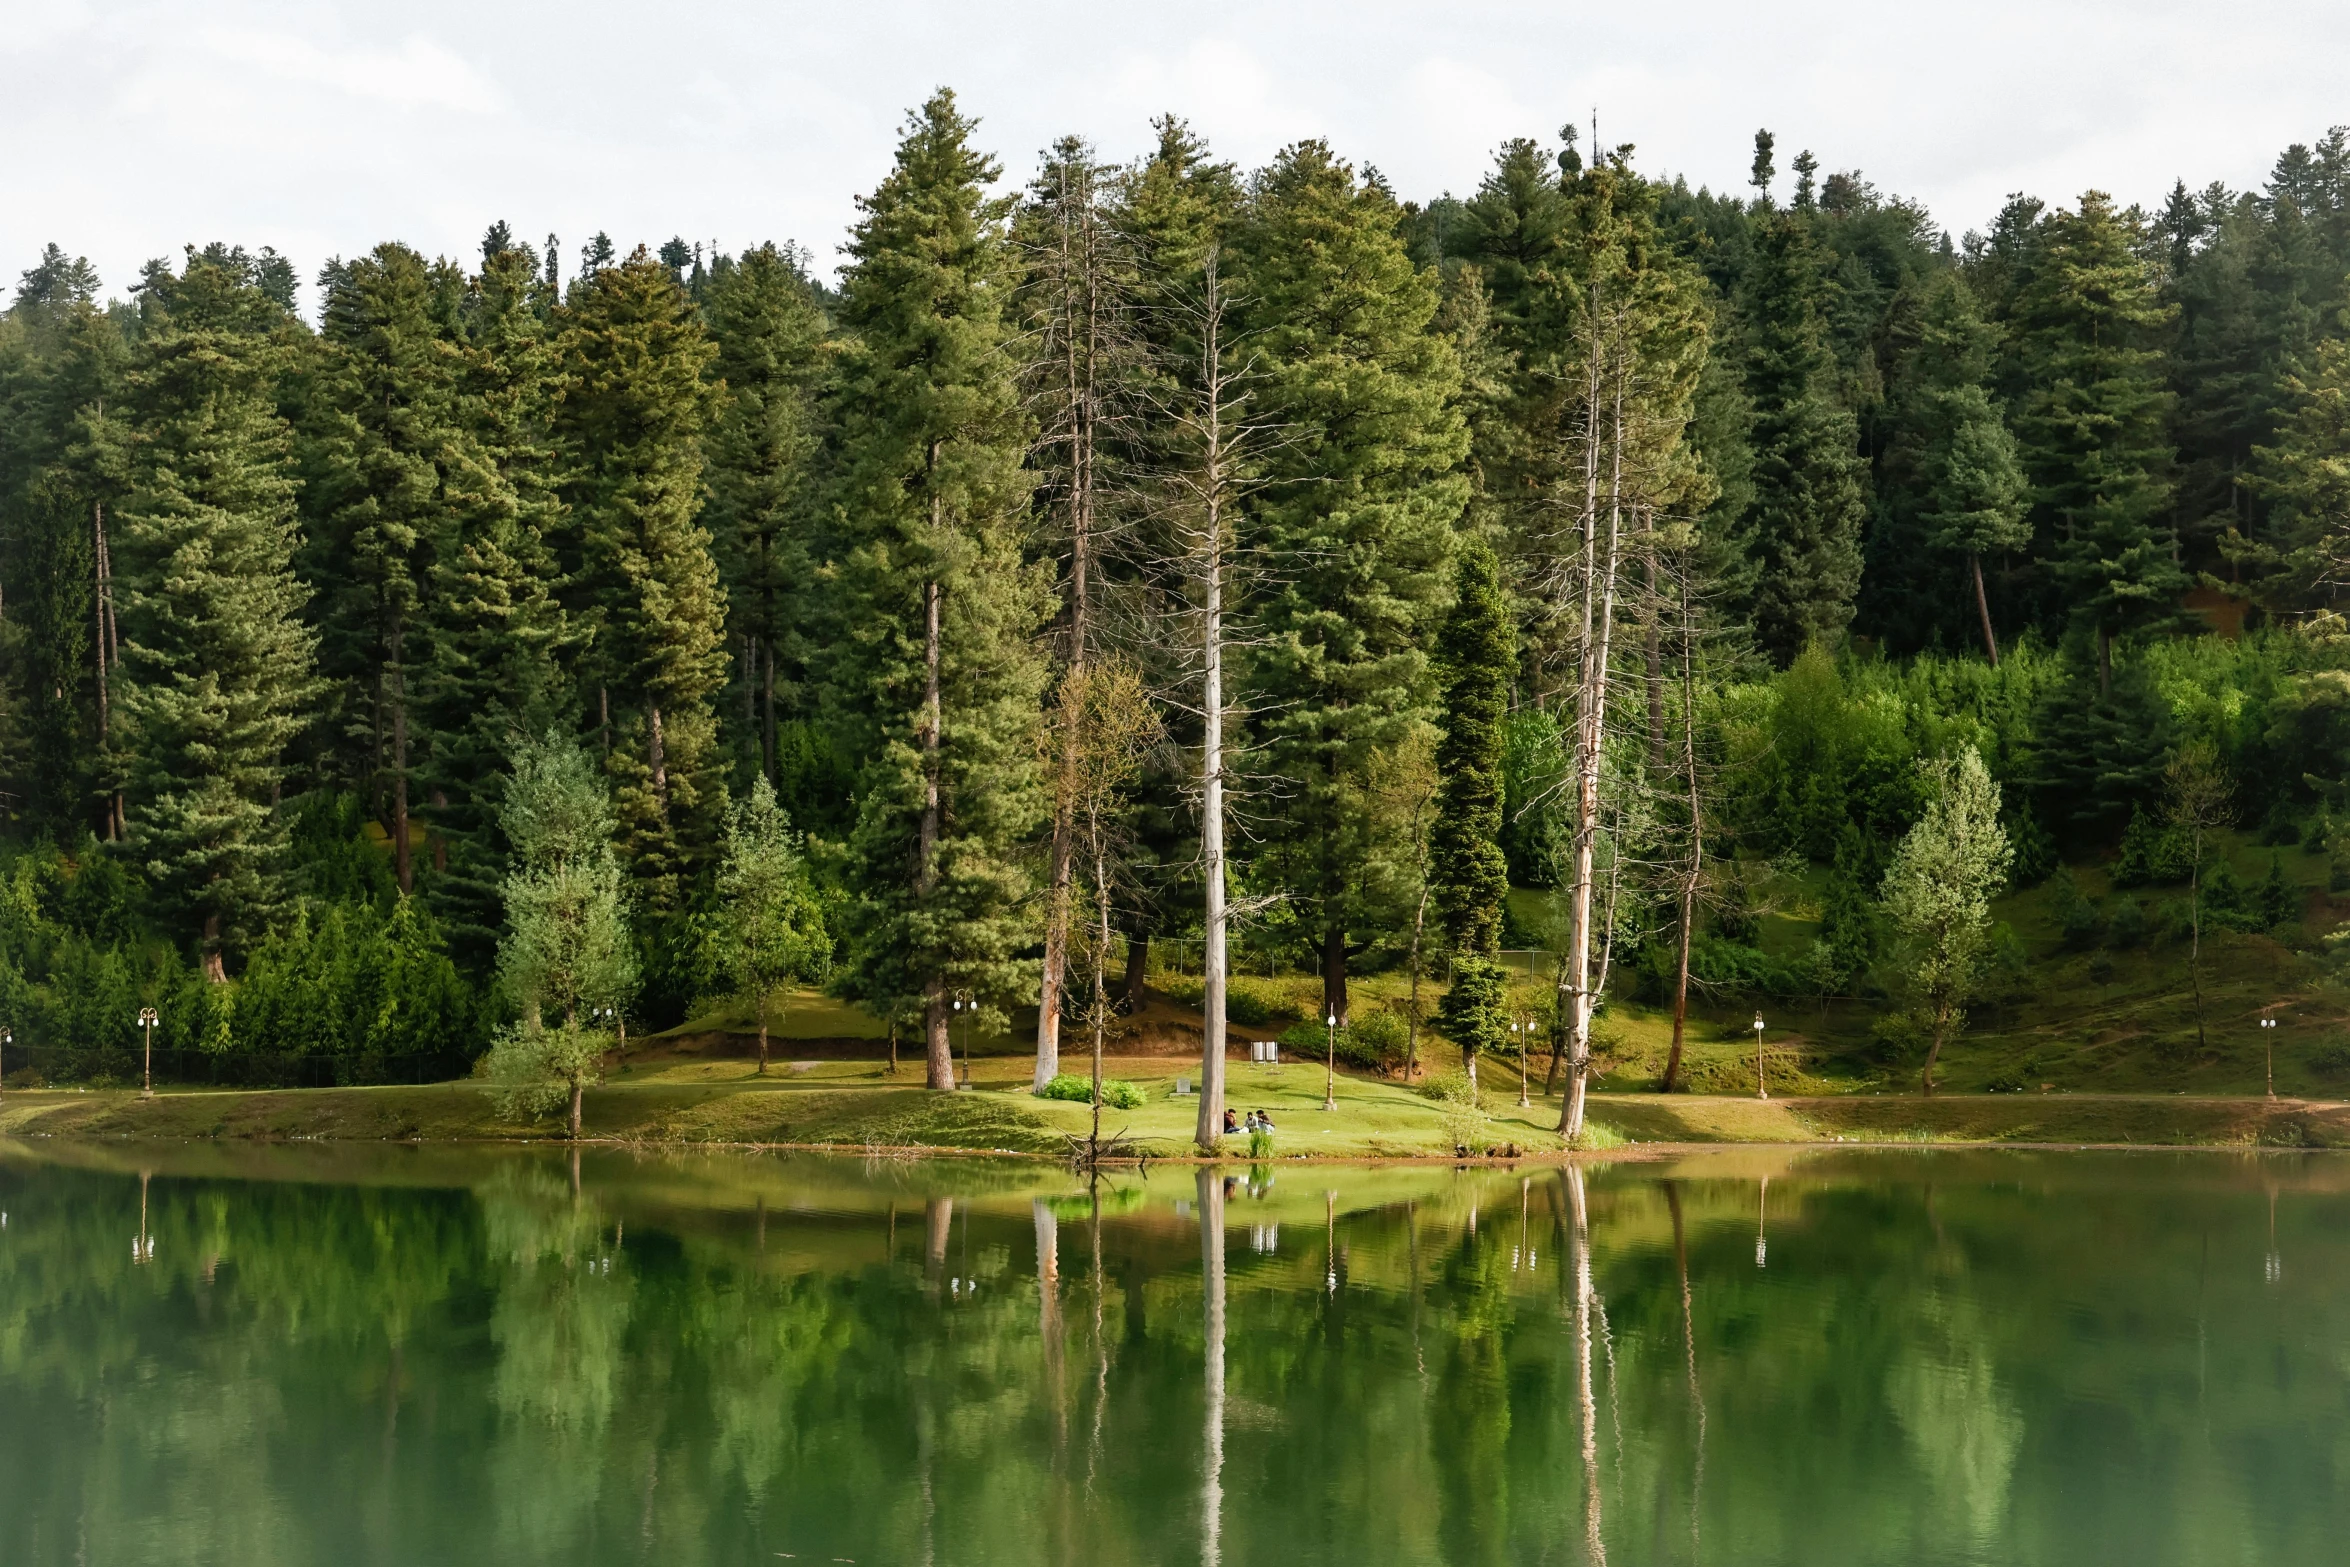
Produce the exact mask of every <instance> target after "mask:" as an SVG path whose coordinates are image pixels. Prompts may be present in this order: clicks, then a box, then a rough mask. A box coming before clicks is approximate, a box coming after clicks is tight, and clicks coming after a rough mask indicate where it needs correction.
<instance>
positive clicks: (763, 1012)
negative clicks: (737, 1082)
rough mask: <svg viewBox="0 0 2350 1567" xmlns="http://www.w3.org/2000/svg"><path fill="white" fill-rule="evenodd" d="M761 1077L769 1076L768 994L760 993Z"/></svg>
mask: <svg viewBox="0 0 2350 1567" xmlns="http://www.w3.org/2000/svg"><path fill="white" fill-rule="evenodd" d="M759 1075H760V1076H761V1077H765V1076H766V1075H767V992H766V991H764V990H762V991H760V992H759Z"/></svg>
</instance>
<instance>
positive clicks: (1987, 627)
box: [1966, 550, 1999, 669]
mask: <svg viewBox="0 0 2350 1567" xmlns="http://www.w3.org/2000/svg"><path fill="white" fill-rule="evenodd" d="M1966 561H1967V569H1968V570H1970V571H1972V572H1973V573H1974V576H1975V613H1976V614H1978V615H1980V616H1982V617H1983V651H1984V652H1986V653H1988V654H1990V655H1991V667H1992V668H1993V669H1997V668H1998V667H1999V639H1998V638H1997V637H1995V636H1993V635H1992V634H1991V599H1990V596H1989V595H1988V594H1986V593H1984V591H1983V557H1982V556H1980V555H1978V554H1976V553H1975V552H1974V551H1972V550H1969V551H1968V552H1967V558H1966Z"/></svg>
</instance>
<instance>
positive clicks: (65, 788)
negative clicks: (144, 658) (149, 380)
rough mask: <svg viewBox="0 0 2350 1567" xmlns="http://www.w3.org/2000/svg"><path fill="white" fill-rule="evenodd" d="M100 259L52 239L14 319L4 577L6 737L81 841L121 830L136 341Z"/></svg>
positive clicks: (4, 420)
mask: <svg viewBox="0 0 2350 1567" xmlns="http://www.w3.org/2000/svg"><path fill="white" fill-rule="evenodd" d="M96 285H97V279H96V276H95V274H94V273H92V272H91V271H90V269H89V264H88V263H87V262H86V261H80V260H78V259H76V258H69V257H66V256H65V255H63V254H62V253H61V252H60V251H58V249H57V247H56V246H54V245H52V246H50V247H49V248H48V250H47V252H46V253H45V254H44V256H43V259H42V261H41V264H40V265H38V266H36V267H34V268H32V269H31V270H29V271H27V272H26V273H25V274H24V275H23V280H22V282H21V284H20V286H19V288H18V290H17V298H16V304H15V306H14V308H13V309H11V310H10V311H9V312H8V314H7V316H6V317H5V318H0V549H4V551H5V553H4V555H0V571H4V572H5V577H4V579H0V580H4V581H5V584H6V588H7V592H8V600H7V603H6V604H5V606H4V608H5V611H6V613H5V615H0V637H6V638H7V639H8V645H7V651H6V660H7V665H8V683H9V685H10V686H12V687H13V689H12V690H11V691H10V692H9V712H8V714H7V723H6V726H5V727H6V735H7V739H8V741H9V742H10V744H9V751H10V766H9V774H10V781H11V787H12V792H13V793H14V794H15V796H16V798H17V800H18V801H19V802H20V804H19V809H20V810H21V812H22V814H23V815H24V816H25V817H27V818H29V819H30V820H31V821H33V822H36V823H39V824H41V825H44V826H47V827H50V828H51V829H53V830H56V831H59V832H61V833H64V834H66V835H68V836H71V835H74V834H76V833H78V832H79V831H80V829H81V828H82V827H84V826H85V825H95V826H96V829H97V831H98V833H99V834H100V836H102V837H105V838H108V839H113V838H115V837H117V836H118V835H119V831H120V825H121V824H120V816H119V802H120V794H119V791H120V787H121V776H120V765H121V758H120V754H119V744H120V740H121V736H120V734H119V732H118V728H119V726H118V725H117V723H116V716H117V715H116V714H115V713H114V711H113V701H112V694H113V693H112V673H113V670H114V667H115V665H116V663H117V662H118V660H119V656H120V648H121V636H120V629H119V626H118V624H117V621H116V617H115V609H116V601H117V596H116V594H115V593H114V592H113V589H112V585H111V581H110V577H111V573H110V571H109V570H108V565H109V562H110V557H111V551H110V549H109V547H108V533H109V529H110V526H111V519H112V516H113V513H114V511H115V510H116V509H117V508H118V507H119V505H120V502H121V498H122V494H123V489H124V484H125V479H126V472H125V453H124V440H125V435H126V432H125V431H124V429H123V427H122V423H121V417H120V413H121V410H120V399H121V391H122V378H123V370H124V365H125V361H126V355H127V352H128V350H127V347H126V345H125V344H124V342H123V336H122V331H121V328H120V325H119V323H118V321H117V319H116V318H115V317H114V316H113V315H111V314H109V313H107V312H105V311H101V310H100V309H98V308H97V306H96V305H95V304H94V302H93V301H92V298H91V291H92V290H94V289H95V287H96Z"/></svg>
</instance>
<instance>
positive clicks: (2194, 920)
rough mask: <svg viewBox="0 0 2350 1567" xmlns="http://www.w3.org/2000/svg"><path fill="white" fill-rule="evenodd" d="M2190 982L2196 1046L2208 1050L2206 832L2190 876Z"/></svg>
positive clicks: (2197, 838)
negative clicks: (2205, 1033)
mask: <svg viewBox="0 0 2350 1567" xmlns="http://www.w3.org/2000/svg"><path fill="white" fill-rule="evenodd" d="M2187 932H2188V935H2187V981H2188V983H2189V984H2191V985H2193V986H2194V987H2195V1048H2196V1049H2198V1050H2208V1049H2209V1048H2211V1047H2210V1044H2209V1043H2208V1042H2207V1041H2206V1040H2205V1039H2204V1037H2203V834H2202V831H2201V830H2200V829H2198V830H2197V831H2196V833H2195V859H2194V863H2193V864H2192V865H2191V866H2190V867H2189V870H2188V877H2187Z"/></svg>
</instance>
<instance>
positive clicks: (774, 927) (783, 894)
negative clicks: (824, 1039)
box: [718, 774, 826, 1074]
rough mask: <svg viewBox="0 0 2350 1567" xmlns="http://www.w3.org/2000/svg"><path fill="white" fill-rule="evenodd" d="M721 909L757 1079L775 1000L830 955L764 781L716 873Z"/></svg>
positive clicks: (744, 805) (735, 825)
mask: <svg viewBox="0 0 2350 1567" xmlns="http://www.w3.org/2000/svg"><path fill="white" fill-rule="evenodd" d="M718 907H719V918H720V920H721V922H722V923H721V929H722V932H723V937H722V939H723V941H724V944H725V948H726V959H727V963H726V966H727V968H728V969H729V970H730V971H731V973H732V975H733V978H734V981H735V983H736V984H737V985H738V986H740V987H741V990H742V993H743V994H744V995H746V996H748V997H749V998H750V1000H751V1006H752V1009H753V1011H754V1012H755V1013H756V1014H757V1017H758V1021H759V1071H760V1072H761V1073H762V1074H764V1073H765V1072H766V1070H767V1025H768V1021H769V1019H770V1017H771V1016H772V1015H773V1014H774V1013H775V1011H776V996H777V993H778V992H780V991H781V990H782V989H783V987H784V986H785V985H788V984H789V983H791V982H792V981H793V980H795V979H803V978H807V977H810V976H811V974H812V973H813V972H814V971H816V970H817V969H818V968H819V967H820V962H819V960H820V958H821V956H822V954H823V953H824V951H825V948H826V942H825V939H824V916H823V912H822V910H821V909H819V908H818V907H817V903H816V897H815V893H814V891H813V890H812V889H811V888H810V887H809V885H808V875H807V867H806V866H805V865H804V864H803V863H802V861H801V859H800V851H799V845H798V843H797V842H796V841H795V840H794V837H793V834H792V830H791V819H790V818H789V817H787V816H785V815H784V813H783V811H782V809H781V807H779V806H778V805H777V804H776V803H775V789H774V787H773V786H772V785H770V784H769V783H768V782H767V779H766V776H765V775H764V774H762V775H760V776H758V777H755V778H753V779H752V780H751V791H750V797H749V798H748V799H746V800H744V801H742V802H741V803H740V804H738V805H737V806H736V807H735V808H734V817H733V819H732V820H731V821H730V822H728V823H727V828H726V858H725V860H724V862H723V863H721V864H720V866H719V868H718Z"/></svg>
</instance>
